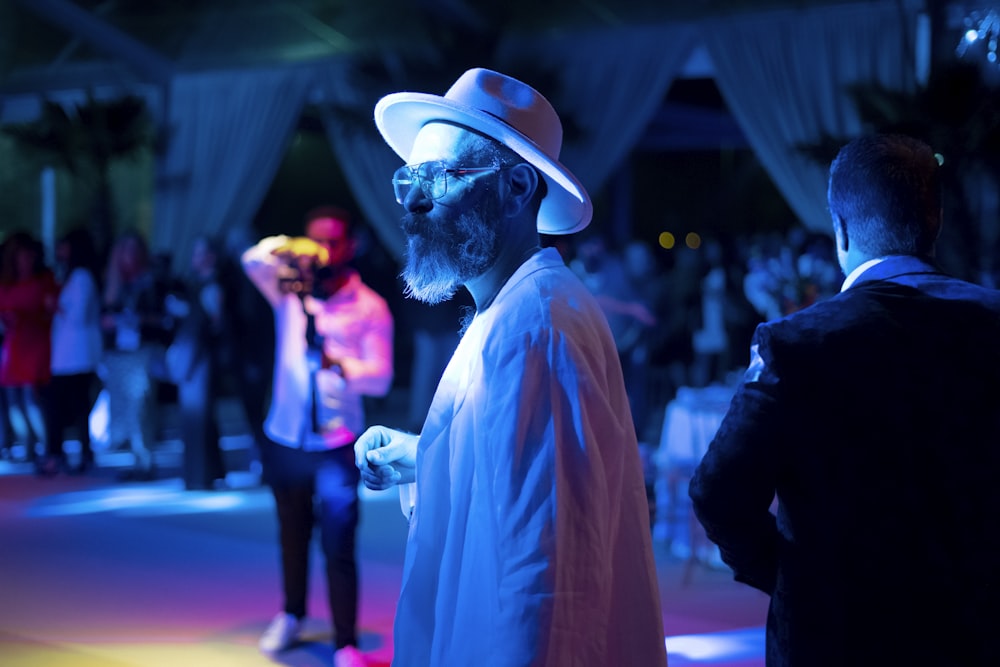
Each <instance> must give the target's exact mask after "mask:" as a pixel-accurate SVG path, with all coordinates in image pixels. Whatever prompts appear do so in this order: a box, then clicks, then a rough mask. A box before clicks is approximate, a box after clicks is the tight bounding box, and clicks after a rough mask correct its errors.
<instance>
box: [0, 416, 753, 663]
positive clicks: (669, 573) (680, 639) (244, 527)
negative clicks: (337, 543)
mask: <svg viewBox="0 0 1000 667" xmlns="http://www.w3.org/2000/svg"><path fill="white" fill-rule="evenodd" d="M244 444H245V443H244V442H243V441H242V440H241V438H240V437H239V436H231V437H228V438H226V439H225V441H224V445H225V449H226V457H227V461H228V462H230V464H231V466H232V467H231V469H232V470H235V471H237V472H234V473H232V474H231V475H230V482H231V485H232V487H233V488H230V489H227V490H222V491H206V492H202V491H198V492H193V491H185V490H184V489H183V486H182V484H181V481H180V479H179V478H178V477H177V476H176V475H177V472H176V470H177V468H176V467H175V466H176V465H178V464H179V459H180V452H179V447H178V446H177V443H174V445H171V443H166V444H165V445H162V446H161V447H160V448H159V450H158V452H157V461H158V464H159V465H160V471H161V474H160V477H159V479H157V480H156V481H153V482H141V483H140V482H127V483H126V482H120V481H117V480H116V478H115V475H114V472H115V465H116V464H121V460H120V459H116V458H115V457H116V456H119V455H117V454H113V453H108V454H106V455H101V456H99V462H100V463H101V466H100V468H99V469H98V470H96V471H92V472H91V473H89V474H88V475H85V476H80V477H70V476H66V475H59V476H57V477H54V478H51V479H42V478H38V477H36V476H34V475H33V474H32V472H31V470H30V468H28V467H27V466H26V465H25V464H21V465H17V464H10V463H0V664H2V665H4V667H29V666H30V667H70V666H72V667H91V666H93V667H98V666H100V667H131V666H139V667H154V666H155V667H159V666H161V665H162V666H168V665H169V666H171V667H173V666H176V665H185V666H194V667H200V666H202V665H205V666H209V665H211V666H213V667H226V666H228V665H240V666H244V667H250V666H252V665H268V664H275V663H277V664H282V665H289V666H295V667H307V666H309V667H311V666H313V665H317V666H318V665H325V666H328V665H330V664H332V651H331V647H330V641H329V639H330V634H329V633H330V627H329V622H328V612H327V607H326V600H325V594H324V591H323V587H322V578H321V571H320V565H321V562H320V556H319V553H318V551H317V552H316V557H315V558H314V559H313V568H312V569H313V577H312V581H311V598H310V612H311V614H312V616H311V617H310V618H309V619H308V621H307V623H306V629H305V633H304V641H303V642H302V643H301V644H299V645H298V646H296V647H294V648H292V649H290V650H288V651H286V652H284V653H281V654H279V655H277V656H275V657H274V658H268V657H266V656H264V655H262V654H260V653H259V652H258V650H257V639H258V637H259V635H260V633H261V632H262V631H263V629H264V627H265V626H266V625H267V623H268V621H269V620H270V619H271V617H272V616H273V615H274V614H275V613H276V612H277V611H278V609H279V606H280V603H281V600H280V596H279V587H278V553H277V546H276V537H275V536H276V526H275V520H274V516H273V508H272V505H271V498H270V495H269V494H268V493H267V491H266V490H265V489H263V488H261V487H259V486H258V485H256V484H255V483H254V479H253V476H252V475H250V474H249V473H247V472H242V473H241V472H240V470H241V466H243V465H244V464H246V463H247V460H246V457H245V453H246V451H245V447H244ZM123 456H127V455H123ZM359 530H360V534H359V547H358V556H359V562H360V571H361V606H360V630H361V649H362V650H363V651H364V652H365V654H366V657H367V659H368V663H369V665H371V667H381V666H387V665H389V663H390V661H391V659H392V650H393V647H392V632H391V627H392V618H393V614H394V610H395V601H396V596H397V594H398V592H399V585H400V577H401V563H402V557H403V547H404V541H405V536H406V523H405V521H404V519H403V516H402V514H401V513H400V511H399V504H398V502H397V498H396V494H395V493H394V492H383V493H374V492H368V491H365V492H364V493H363V494H362V517H361V525H360V529H359ZM656 556H657V562H658V570H659V576H660V592H661V596H662V599H663V625H664V631H665V636H666V643H667V650H668V655H669V661H670V664H671V666H672V667H677V666H678V665H727V666H729V667H736V666H740V667H746V666H751V665H763V664H764V661H763V654H764V650H763V630H762V628H761V626H762V625H763V622H764V618H765V611H766V605H767V599H766V597H765V596H763V595H762V594H759V593H757V592H755V591H753V590H751V589H748V588H746V587H744V586H740V585H738V584H735V583H733V582H732V580H731V575H730V573H729V572H726V571H724V570H721V569H714V568H709V567H705V566H698V567H697V568H696V569H695V570H694V571H693V573H692V576H691V577H690V579H689V580H686V578H685V563H684V560H683V559H682V558H679V557H678V556H677V555H675V554H674V553H672V552H671V551H670V549H668V548H667V546H666V545H665V544H663V543H659V542H658V543H657V544H656ZM637 667H639V666H637Z"/></svg>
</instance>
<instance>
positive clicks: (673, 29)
mask: <svg viewBox="0 0 1000 667" xmlns="http://www.w3.org/2000/svg"><path fill="white" fill-rule="evenodd" d="M696 38H697V33H696V31H695V29H694V28H693V27H692V26H690V25H688V24H659V25H650V26H623V27H620V28H601V29H594V30H587V31H564V32H558V33H554V34H551V35H540V36H539V35H532V36H516V37H509V38H507V39H506V40H504V41H502V42H501V44H500V46H499V47H498V54H497V61H498V62H499V63H511V64H512V65H514V66H515V67H516V66H517V63H525V62H527V63H532V65H531V67H532V68H536V69H541V70H544V71H547V72H551V73H552V78H553V79H554V81H555V85H556V89H555V90H541V91H540V92H541V93H542V94H543V95H545V96H546V97H547V98H548V99H549V101H550V102H551V103H552V105H553V106H554V107H555V108H556V111H557V112H559V115H560V117H561V118H562V119H563V125H564V137H563V149H562V155H561V157H560V161H561V162H562V163H563V164H565V165H566V166H567V167H568V168H569V169H570V170H571V171H572V172H573V173H574V174H575V175H576V177H577V178H579V179H580V181H581V182H582V183H583V185H584V187H586V188H587V189H588V190H589V191H590V193H591V196H593V195H594V194H596V192H597V191H598V190H599V189H600V188H602V187H603V186H604V184H605V182H606V181H607V180H608V177H609V176H610V175H611V174H612V172H613V171H614V169H615V168H616V167H617V166H618V165H619V164H620V163H621V162H622V160H623V159H625V158H626V157H627V156H628V154H629V153H630V152H631V151H632V149H633V148H634V146H635V143H636V142H637V141H638V140H639V137H640V136H642V133H643V131H644V130H645V129H646V126H647V125H648V124H649V121H650V119H651V118H652V117H653V115H654V114H655V113H656V111H657V110H658V109H659V108H660V105H661V104H662V103H663V98H664V97H665V95H666V93H667V90H668V89H669V88H670V84H671V83H673V80H674V78H676V76H677V74H678V73H679V71H680V70H681V68H682V67H683V66H684V63H685V61H686V59H687V57H688V56H689V55H690V53H691V51H692V49H693V47H694V43H695V39H696Z"/></svg>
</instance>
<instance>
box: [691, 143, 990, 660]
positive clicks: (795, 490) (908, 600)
mask: <svg viewBox="0 0 1000 667" xmlns="http://www.w3.org/2000/svg"><path fill="white" fill-rule="evenodd" d="M940 171H941V168H940V167H939V164H938V161H937V159H936V158H935V155H934V153H933V152H932V151H931V149H930V148H929V147H928V146H926V145H925V144H923V143H921V142H918V141H916V140H913V139H910V138H907V137H902V136H887V135H880V136H872V137H866V138H862V139H858V140H855V141H852V142H851V143H849V144H848V145H846V146H845V147H843V148H842V149H841V151H840V153H839V154H838V156H837V158H836V159H835V160H834V162H833V164H832V166H831V168H830V181H829V191H828V199H829V205H830V212H831V214H832V217H833V228H834V235H835V238H836V244H837V250H838V256H839V260H840V264H841V267H842V268H843V270H844V273H845V274H846V275H847V279H846V281H845V282H844V287H843V289H842V291H841V293H840V294H838V295H837V296H834V297H833V298H831V299H828V300H826V301H823V302H820V303H818V304H816V305H814V306H812V307H810V308H808V309H805V310H803V311H800V312H798V313H795V314H793V315H790V316H788V317H785V318H782V319H779V320H775V321H771V322H767V323H765V324H761V325H760V326H759V327H758V328H757V330H756V332H755V334H754V337H753V341H752V345H751V362H750V366H749V368H748V370H747V373H746V377H745V379H744V381H743V384H742V385H741V386H740V388H739V390H738V392H737V394H736V396H735V398H734V399H733V402H732V404H731V406H730V408H729V413H728V414H727V416H726V418H725V420H724V422H723V424H722V427H721V428H720V430H719V432H718V434H717V436H716V437H715V440H714V441H713V442H712V444H711V446H710V447H709V450H708V452H707V453H706V455H705V457H704V459H703V460H702V461H701V463H700V465H699V466H698V469H697V470H696V472H695V475H694V478H693V479H692V481H691V485H690V495H691V499H692V501H693V503H694V509H695V512H696V514H697V516H698V518H699V520H700V521H701V523H702V525H703V526H704V527H705V529H706V531H707V533H708V536H709V537H710V538H711V539H712V540H713V541H714V542H716V543H717V544H718V545H719V547H720V549H721V553H722V557H723V560H725V562H726V563H727V564H729V566H730V567H732V569H733V571H734V573H735V578H736V580H737V581H741V582H743V583H746V584H748V585H750V586H753V587H755V588H758V589H760V590H762V591H764V592H765V593H767V594H768V595H770V596H771V603H770V610H769V613H768V619H767V664H768V665H769V667H774V666H777V665H792V666H796V667H797V666H799V665H805V666H807V667H817V666H824V665H838V666H846V665H851V666H852V667H854V666H858V665H872V666H875V665H877V666H879V667H883V666H886V665H907V667H912V666H913V665H949V666H952V665H1000V613H998V609H1000V601H998V594H1000V567H998V566H1000V292H997V291H994V290H990V289H985V288H983V287H980V286H978V285H974V284H970V283H967V282H963V281H961V280H957V279H955V278H952V277H950V276H948V275H945V274H944V273H942V272H941V271H940V270H939V269H938V268H937V267H936V266H935V264H934V262H933V255H934V245H935V242H936V239H937V237H938V233H939V231H940V228H941V187H940V182H941V175H940ZM775 496H776V497H777V516H775V515H774V514H772V513H771V512H770V511H769V508H770V506H771V505H772V501H773V500H774V498H775Z"/></svg>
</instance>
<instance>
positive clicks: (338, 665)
mask: <svg viewBox="0 0 1000 667" xmlns="http://www.w3.org/2000/svg"><path fill="white" fill-rule="evenodd" d="M367 665H368V663H367V662H365V658H364V656H363V655H361V651H359V650H358V649H357V648H355V647H353V646H345V647H344V648H342V649H339V650H338V651H337V652H336V653H334V654H333V667H367Z"/></svg>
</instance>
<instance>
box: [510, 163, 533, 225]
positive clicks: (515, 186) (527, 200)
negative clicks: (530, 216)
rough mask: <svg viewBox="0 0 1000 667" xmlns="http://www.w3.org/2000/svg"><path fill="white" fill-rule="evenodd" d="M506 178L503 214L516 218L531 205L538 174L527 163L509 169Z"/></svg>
mask: <svg viewBox="0 0 1000 667" xmlns="http://www.w3.org/2000/svg"><path fill="white" fill-rule="evenodd" d="M507 171H508V172H510V173H509V175H508V178H507V183H508V191H507V197H506V198H505V199H504V213H505V214H506V215H508V216H516V215H518V214H520V213H521V211H523V210H524V209H525V208H526V207H528V206H529V205H530V204H531V199H532V198H533V197H534V195H535V190H537V189H538V172H537V171H535V169H534V167H532V166H531V165H529V164H527V163H524V162H522V163H520V164H516V165H514V166H512V167H510V168H509V169H508V170H507Z"/></svg>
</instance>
